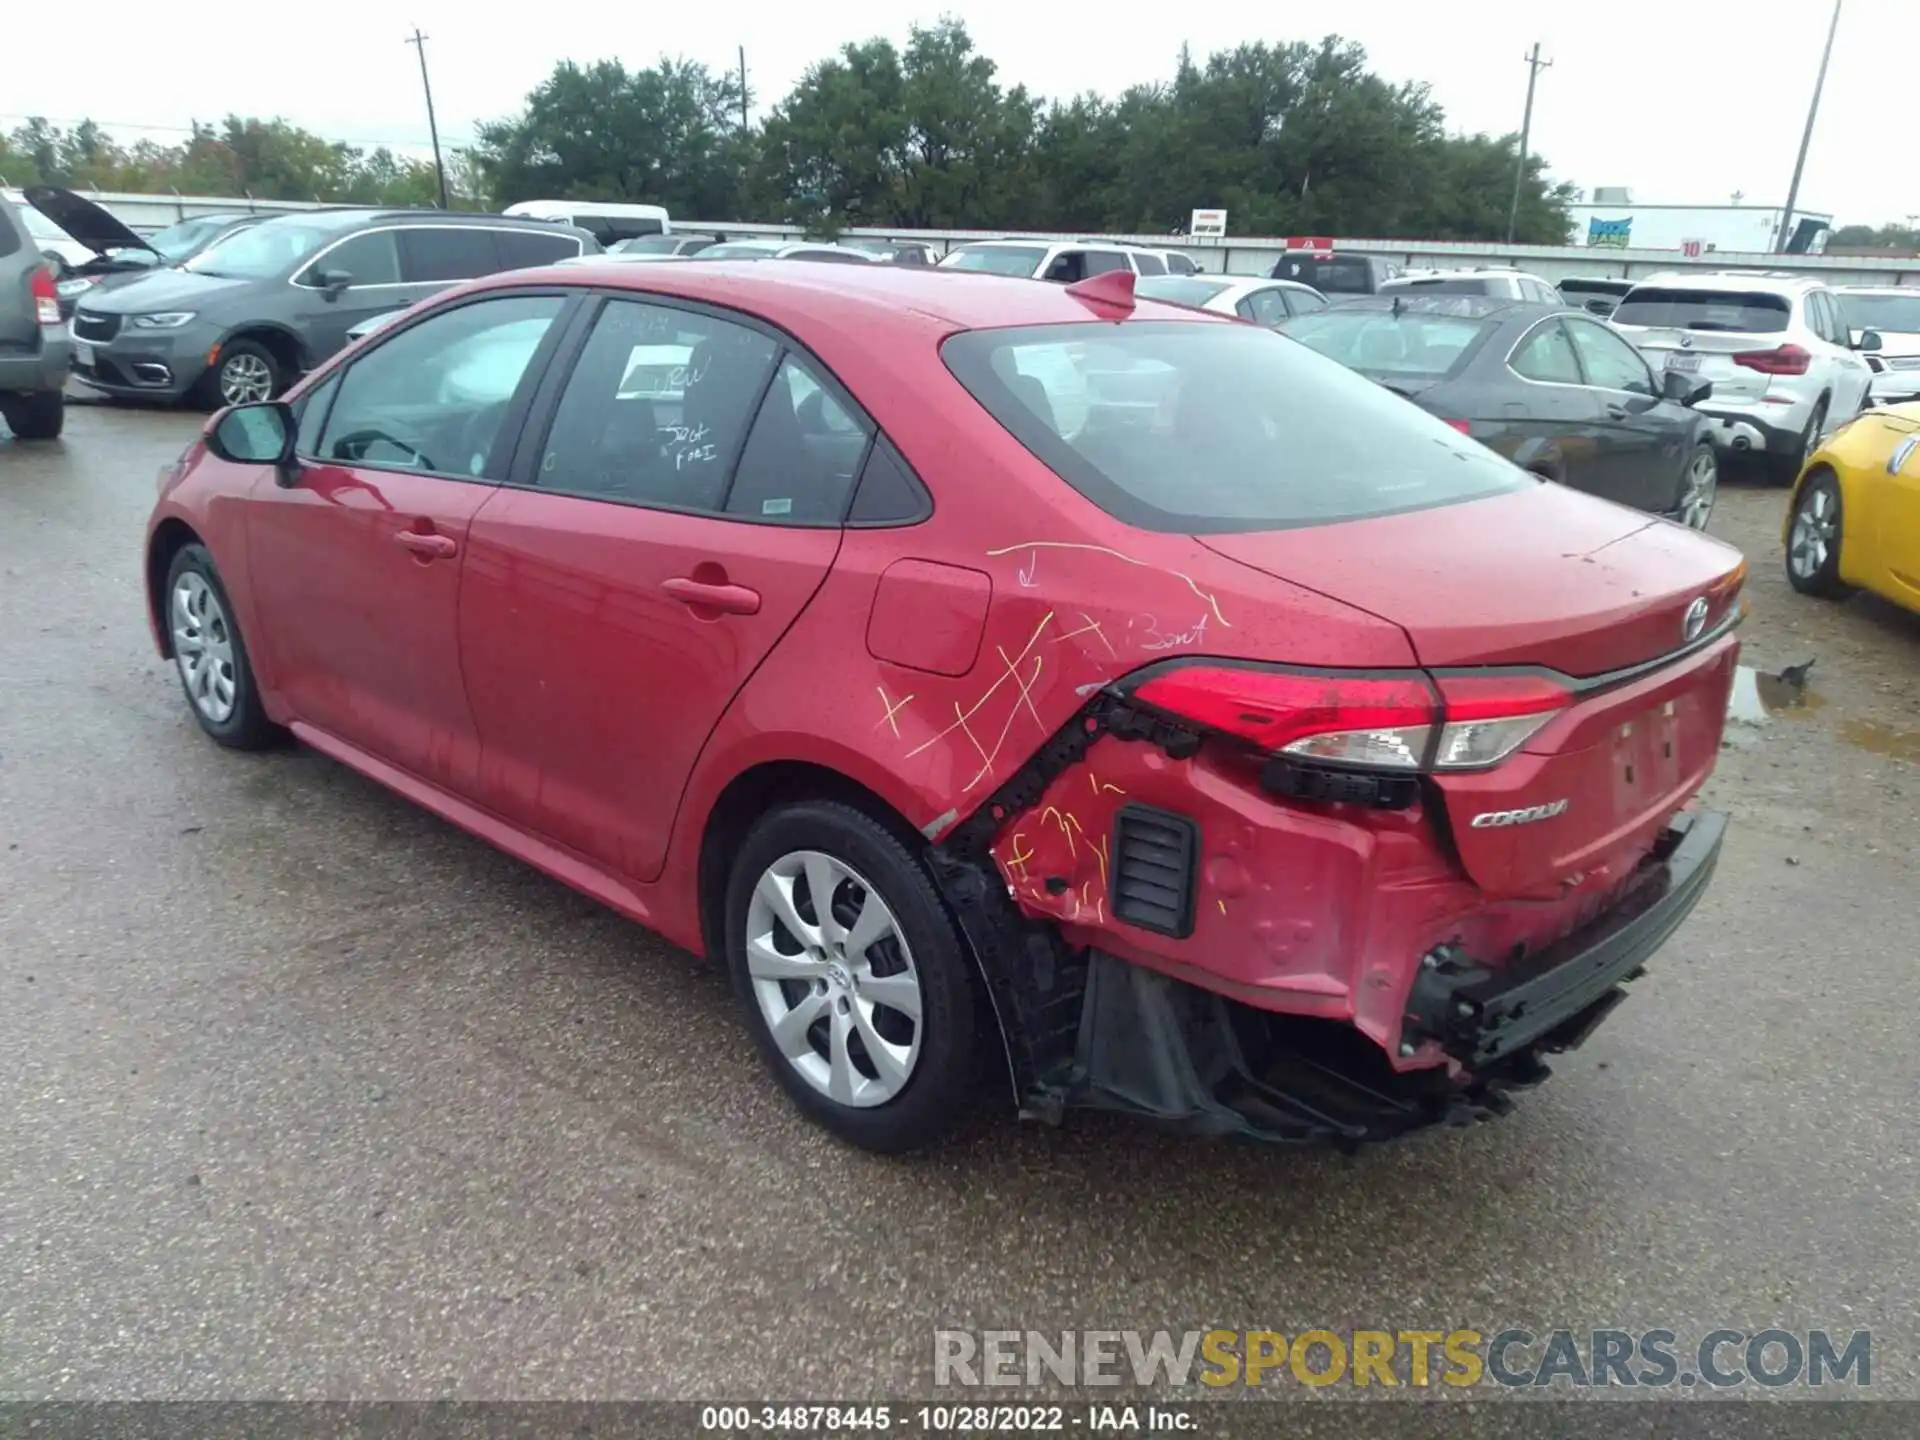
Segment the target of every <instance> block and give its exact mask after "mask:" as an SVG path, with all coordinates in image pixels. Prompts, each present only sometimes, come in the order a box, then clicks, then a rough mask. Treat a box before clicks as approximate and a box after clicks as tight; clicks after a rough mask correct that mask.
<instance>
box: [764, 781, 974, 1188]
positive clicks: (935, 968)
mask: <svg viewBox="0 0 1920 1440" xmlns="http://www.w3.org/2000/svg"><path fill="white" fill-rule="evenodd" d="M726 938H727V955H728V960H729V964H730V966H731V969H732V972H733V982H734V988H735V990H736V992H737V993H738V994H739V996H740V1001H741V1008H742V1009H743V1010H744V1011H745V1012H746V1019H747V1026H748V1028H749V1029H750V1030H752V1032H753V1037H754V1040H755V1042H756V1043H757V1044H758V1045H759V1047H760V1051H761V1053H762V1054H763V1055H764V1056H765V1057H766V1060H767V1063H768V1064H769V1065H770V1066H771V1067H772V1068H773V1073H774V1076H775V1078H776V1079H778V1080H779V1082H780V1085H781V1087H782V1088H783V1089H784V1090H785V1091H786V1092H787V1094H788V1095H789V1096H790V1097H791V1098H792V1099H793V1102H794V1103H795V1104H796V1105H798V1106H799V1107H800V1108H801V1109H802V1110H803V1111H805V1112H806V1113H807V1114H808V1115H809V1116H811V1117H812V1118H813V1119H815V1120H817V1121H818V1122H819V1123H820V1124H822V1125H823V1126H825V1127H826V1128H827V1129H828V1130H830V1131H832V1132H833V1133H834V1134H835V1135H837V1136H839V1137H840V1138H841V1139H843V1140H846V1141H848V1142H849V1143H851V1144H854V1145H858V1146H860V1147H861V1148H862V1149H866V1150H873V1151H878V1152H881V1153H884V1154H897V1153H900V1152H904V1151H908V1150H915V1149H920V1148H922V1147H924V1146H927V1145H930V1144H932V1143H934V1142H935V1141H937V1140H939V1139H941V1138H942V1137H943V1136H944V1135H945V1134H946V1133H947V1131H948V1130H949V1129H950V1128H951V1127H952V1126H953V1124H954V1122H955V1121H957V1120H958V1119H959V1118H960V1116H961V1114H962V1113H963V1112H964V1110H965V1109H966V1107H967V1105H968V1104H969V1102H970V1100H971V1099H972V1096H973V1093H974V1077H975V1044H974V1037H975V1028H974V999H973V983H972V976H971V974H970V973H969V963H970V962H969V961H968V959H967V954H966V951H965V948H964V946H963V944H962V941H961V938H960V936H959V934H958V932H957V930H956V928H955V926H954V923H953V921H952V919H951V918H950V917H949V916H948V914H947V910H946V907H945V906H944V905H943V904H942V903H941V901H940V897H939V894H938V893H937V892H936V891H935V890H934V887H933V882H932V880H931V879H929V877H928V875H927V872H926V870H925V869H924V868H923V867H922V866H921V864H920V863H919V861H917V860H916V859H915V858H914V856H913V855H912V854H911V853H910V852H909V851H908V850H907V848H906V847H905V846H904V845H903V844H901V842H900V841H899V839H897V838H896V837H895V836H894V835H893V834H892V833H891V832H890V831H889V830H887V828H886V827H885V826H883V825H880V824H879V823H877V822H876V821H874V820H873V819H872V818H871V817H869V816H867V815H866V814H864V813H862V812H861V811H859V810H856V809H854V808H852V807H851V806H848V805H843V804H839V803H837V802H832V801H809V802H804V803H800V804H795V805H788V806H783V807H781V808H779V809H776V810H773V811H770V812H768V813H767V814H766V815H765V816H763V817H762V818H761V819H760V821H759V822H758V823H757V824H756V825H755V826H754V827H753V829H752V830H751V831H750V832H749V833H748V835H747V838H746V840H745V842H744V843H743V844H742V845H741V847H740V850H739V853H738V855H737V856H736V857H735V860H734V865H733V874H732V878H731V879H730V881H729V883H728V885H727V928H726Z"/></svg>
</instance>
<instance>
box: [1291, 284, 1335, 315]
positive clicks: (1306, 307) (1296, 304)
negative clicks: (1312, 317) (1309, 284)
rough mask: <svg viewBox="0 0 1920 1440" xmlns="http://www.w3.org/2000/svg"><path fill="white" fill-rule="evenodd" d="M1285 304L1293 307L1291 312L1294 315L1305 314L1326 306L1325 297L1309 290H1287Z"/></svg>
mask: <svg viewBox="0 0 1920 1440" xmlns="http://www.w3.org/2000/svg"><path fill="white" fill-rule="evenodd" d="M1287 304H1288V305H1290V306H1291V307H1292V308H1293V313H1294V314H1296V315H1306V314H1310V313H1311V312H1313V311H1315V310H1324V309H1326V308H1327V301H1326V297H1325V296H1321V295H1316V294H1314V293H1313V292H1312V291H1311V290H1289V291H1287Z"/></svg>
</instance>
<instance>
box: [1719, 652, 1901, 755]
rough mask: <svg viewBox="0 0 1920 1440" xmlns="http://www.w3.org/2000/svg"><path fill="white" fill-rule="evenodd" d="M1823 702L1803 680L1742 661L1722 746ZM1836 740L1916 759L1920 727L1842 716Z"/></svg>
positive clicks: (1742, 741)
mask: <svg viewBox="0 0 1920 1440" xmlns="http://www.w3.org/2000/svg"><path fill="white" fill-rule="evenodd" d="M1826 703H1827V702H1826V700H1825V699H1824V697H1822V696H1821V694H1820V692H1819V691H1818V690H1815V689H1814V688H1813V687H1812V686H1810V685H1808V684H1806V683H1805V682H1804V681H1803V682H1802V683H1800V684H1798V685H1796V684H1794V683H1793V681H1792V680H1790V679H1789V680H1783V679H1781V678H1780V676H1778V675H1769V674H1767V673H1766V672H1765V671H1762V670H1755V669H1754V668H1753V667H1752V666H1750V665H1742V666H1740V667H1739V669H1738V670H1737V671H1736V672H1735V674H1734V677H1733V693H1732V694H1731V695H1729V696H1728V697H1727V721H1728V724H1727V729H1726V733H1725V738H1724V739H1723V740H1722V741H1721V743H1722V744H1723V745H1751V744H1753V743H1754V741H1756V740H1757V739H1759V738H1760V737H1759V733H1758V732H1759V731H1760V730H1762V729H1763V728H1765V727H1766V726H1767V725H1770V724H1772V723H1773V722H1774V721H1775V720H1781V719H1787V720H1791V719H1796V718H1798V717H1799V716H1802V715H1811V714H1812V713H1813V712H1814V711H1816V710H1818V709H1820V708H1821V707H1822V706H1823V705H1825V704H1826ZM1839 734H1840V740H1841V743H1842V744H1845V745H1851V746H1852V747H1853V748H1854V749H1856V750H1865V751H1866V752H1867V753H1868V754H1871V755H1884V756H1886V757H1888V758H1889V759H1892V760H1904V761H1909V762H1912V763H1914V764H1920V730H1907V729H1901V728H1899V727H1898V726H1894V725H1883V724H1882V723H1881V722H1880V721H1878V720H1842V721H1841V722H1840V731H1839Z"/></svg>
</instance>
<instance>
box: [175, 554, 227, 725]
mask: <svg viewBox="0 0 1920 1440" xmlns="http://www.w3.org/2000/svg"><path fill="white" fill-rule="evenodd" d="M173 660H174V664H176V665H178V666H179V667H180V679H181V681H182V682H183V683H184V684H185V685H186V687H187V699H188V700H190V701H192V702H193V708H194V709H196V710H198V711H199V712H200V713H201V714H202V715H204V716H205V717H206V718H207V719H208V720H210V721H212V722H213V723H214V724H215V725H224V724H226V722H227V721H228V719H229V718H231V717H232V715H233V706H234V700H235V696H236V693H237V687H238V681H237V679H236V677H235V674H234V668H233V628H232V626H231V625H230V624H229V622H228V620H227V612H226V609H225V607H224V606H222V605H221V603H220V597H219V596H218V595H216V594H214V593H213V587H212V586H211V585H209V584H208V583H207V581H206V577H205V576H204V575H201V574H198V573H197V572H195V571H192V570H188V571H186V572H185V573H183V574H182V575H181V576H180V579H179V581H178V583H176V584H175V585H174V587H173Z"/></svg>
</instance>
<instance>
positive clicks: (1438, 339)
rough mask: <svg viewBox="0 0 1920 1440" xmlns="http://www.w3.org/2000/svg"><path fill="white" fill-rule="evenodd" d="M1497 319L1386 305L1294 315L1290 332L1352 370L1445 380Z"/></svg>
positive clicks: (1460, 366)
mask: <svg viewBox="0 0 1920 1440" xmlns="http://www.w3.org/2000/svg"><path fill="white" fill-rule="evenodd" d="M1492 324H1493V322H1492V321H1490V320H1469V319H1467V318H1465V317H1463V316H1459V315H1429V314H1425V313H1422V312H1417V311H1412V310H1409V311H1405V312H1403V313H1401V314H1399V315H1395V314H1392V313H1391V312H1389V311H1386V310H1316V311H1315V312H1314V313H1313V314H1311V315H1302V316H1300V317H1298V318H1297V319H1294V320H1289V321H1288V322H1287V324H1286V326H1285V329H1286V333H1287V334H1288V335H1289V336H1291V337H1292V338H1293V339H1295V340H1298V341H1299V342H1300V343H1301V344H1302V345H1305V346H1307V347H1308V348H1309V349H1313V350H1317V351H1319V352H1320V353H1321V354H1322V355H1325V356H1326V357H1327V358H1328V359H1330V360H1338V361H1339V362H1340V363H1341V364H1342V365H1345V366H1347V367H1348V368H1349V369H1353V370H1364V371H1365V372H1366V373H1367V374H1369V375H1376V376H1379V377H1380V378H1381V379H1383V380H1387V381H1389V382H1390V381H1391V380H1392V379H1393V378H1394V377H1396V376H1400V377H1404V378H1406V379H1409V380H1443V379H1446V378H1447V377H1449V376H1451V375H1455V374H1457V373H1459V371H1460V370H1461V369H1463V368H1464V367H1465V365H1466V363H1467V357H1468V354H1469V352H1470V351H1471V350H1472V349H1473V344H1474V342H1475V341H1476V340H1478V339H1479V338H1480V337H1481V336H1482V335H1484V334H1485V333H1486V332H1487V331H1488V329H1489V328H1491V326H1492Z"/></svg>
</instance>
